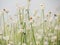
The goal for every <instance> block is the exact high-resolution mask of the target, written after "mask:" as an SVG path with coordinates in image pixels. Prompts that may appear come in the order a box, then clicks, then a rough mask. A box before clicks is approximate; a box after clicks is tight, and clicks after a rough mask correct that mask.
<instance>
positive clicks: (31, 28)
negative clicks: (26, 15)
mask: <svg viewBox="0 0 60 45" xmlns="http://www.w3.org/2000/svg"><path fill="white" fill-rule="evenodd" d="M31 30H32V38H33V42H34V45H36V40H35V36H34V29H33V26H32V23H31Z"/></svg>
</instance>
